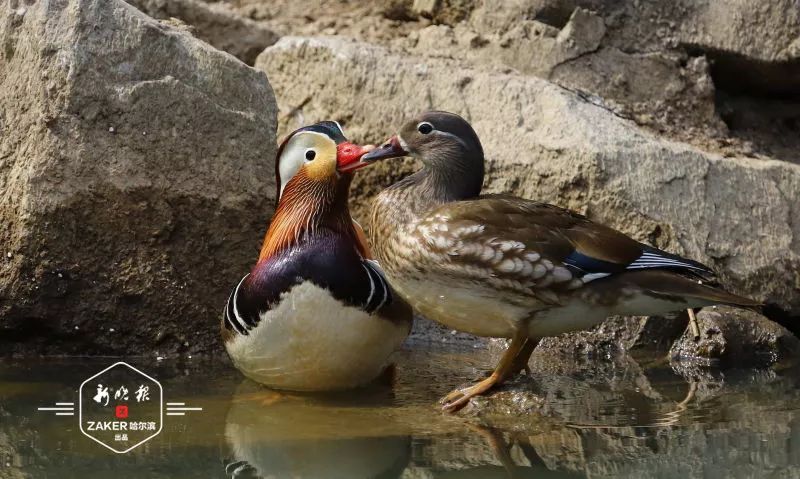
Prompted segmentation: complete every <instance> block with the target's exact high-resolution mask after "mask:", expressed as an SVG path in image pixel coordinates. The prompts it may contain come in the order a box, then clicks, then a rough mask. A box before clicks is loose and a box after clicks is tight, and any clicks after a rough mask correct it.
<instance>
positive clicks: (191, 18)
mask: <svg viewBox="0 0 800 479" xmlns="http://www.w3.org/2000/svg"><path fill="white" fill-rule="evenodd" d="M126 1H127V2H128V3H130V4H131V5H133V6H134V7H136V8H138V9H139V10H141V11H143V12H144V13H146V14H148V15H150V16H151V17H153V18H158V19H169V18H178V19H180V20H181V21H183V22H186V23H187V24H189V25H191V26H192V33H194V34H195V35H196V36H197V38H199V39H201V40H204V41H206V42H208V43H210V44H211V45H213V46H214V47H216V48H219V49H220V50H223V51H226V52H228V53H230V54H231V55H233V56H235V57H236V58H238V59H239V60H241V61H243V62H245V63H247V64H248V65H252V64H253V63H254V62H255V60H256V57H257V56H258V54H259V53H261V52H262V51H264V49H265V48H266V47H268V46H270V45H272V44H273V43H275V42H276V41H278V38H279V35H278V34H276V33H275V32H273V31H272V30H270V29H269V28H267V27H265V26H263V25H262V24H260V23H257V22H254V21H253V20H250V19H248V18H242V17H240V16H238V15H236V14H234V13H232V12H230V11H229V10H227V9H226V8H225V7H224V6H222V5H221V4H208V3H205V2H202V1H200V0H126Z"/></svg>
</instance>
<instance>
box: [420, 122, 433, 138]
mask: <svg viewBox="0 0 800 479" xmlns="http://www.w3.org/2000/svg"><path fill="white" fill-rule="evenodd" d="M417 131H418V132H420V133H422V134H423V135H427V134H428V133H430V132H432V131H433V125H431V124H430V123H428V122H427V121H423V122H422V123H420V124H419V125H417Z"/></svg>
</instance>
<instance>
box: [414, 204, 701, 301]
mask: <svg viewBox="0 0 800 479" xmlns="http://www.w3.org/2000/svg"><path fill="white" fill-rule="evenodd" d="M414 236H416V237H417V238H418V239H419V240H421V241H422V243H423V244H424V247H425V248H427V249H428V252H429V253H430V255H431V259H432V261H431V263H432V264H431V265H429V266H428V269H429V270H430V269H431V268H433V269H434V270H437V269H438V270H439V271H438V272H441V273H442V274H446V275H451V276H454V277H460V278H463V279H472V280H478V279H480V280H483V281H487V282H489V283H490V284H494V285H495V286H497V287H499V288H506V289H508V288H512V289H515V290H518V291H520V292H525V293H527V294H533V295H534V296H537V297H538V298H539V299H541V300H543V301H548V300H553V298H554V296H553V295H552V293H548V291H554V290H559V289H576V288H579V287H581V286H583V284H585V283H586V282H588V281H591V280H593V279H596V278H599V277H604V276H608V275H610V274H614V273H618V272H622V271H626V270H627V269H629V268H634V269H641V268H640V266H646V267H651V263H652V266H653V267H655V266H657V262H655V261H653V262H647V263H644V262H642V261H640V258H642V255H643V254H644V253H647V252H649V253H648V254H653V255H656V254H658V256H657V257H658V258H663V261H672V262H675V264H674V267H678V265H679V264H678V259H674V258H679V257H677V256H673V255H669V254H668V253H663V252H660V251H659V250H656V249H655V248H650V247H648V246H646V245H643V244H641V243H639V242H637V241H635V240H633V239H631V238H629V237H628V236H626V235H624V234H622V233H620V232H618V231H616V230H614V229H612V228H609V227H606V226H603V225H600V224H598V223H594V222H592V221H590V220H588V219H587V218H586V217H584V216H582V215H579V214H577V213H574V212H571V211H569V210H565V209H563V208H559V207H557V206H553V205H548V204H544V203H538V202H534V201H530V200H525V199H521V198H513V197H502V196H491V197H483V198H480V199H477V200H471V201H462V202H457V203H448V204H446V205H443V206H441V207H439V208H436V209H434V210H432V211H430V212H429V213H428V214H426V215H425V217H424V218H423V219H422V221H420V223H419V224H418V225H417V227H416V231H415V232H414ZM662 253H663V255H662ZM647 257H648V258H649V256H647ZM637 261H639V263H637ZM685 261H686V263H680V265H684V264H685V265H688V266H690V267H692V266H693V265H699V263H694V262H692V261H689V260H685ZM670 264H671V263H670ZM661 266H663V264H662V265H661ZM699 266H702V265H699ZM703 268H704V269H705V270H707V268H705V267H703Z"/></svg>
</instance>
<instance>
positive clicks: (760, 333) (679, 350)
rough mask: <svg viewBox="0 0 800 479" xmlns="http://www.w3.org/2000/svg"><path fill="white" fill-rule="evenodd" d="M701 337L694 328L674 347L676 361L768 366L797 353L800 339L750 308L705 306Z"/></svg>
mask: <svg viewBox="0 0 800 479" xmlns="http://www.w3.org/2000/svg"><path fill="white" fill-rule="evenodd" d="M697 325H698V327H699V328H700V339H699V340H695V339H694V336H693V335H692V334H691V332H690V331H686V332H685V333H684V335H683V336H682V337H681V338H680V340H679V341H678V342H676V343H675V344H674V345H673V346H672V349H671V350H670V356H671V357H672V359H673V361H689V362H690V363H694V364H699V365H711V364H714V365H718V366H721V367H764V366H770V365H772V364H774V363H777V362H780V361H783V360H786V359H789V358H794V357H797V354H798V353H800V340H798V339H797V338H796V337H795V336H794V335H793V334H792V333H790V332H789V331H787V330H786V329H785V328H784V327H783V326H780V325H779V324H777V323H775V322H773V321H770V320H769V319H767V318H765V317H764V316H762V315H760V314H758V313H756V312H753V311H748V310H742V309H735V308H730V307H727V306H719V307H714V308H705V309H703V310H702V311H700V313H699V314H698V315H697Z"/></svg>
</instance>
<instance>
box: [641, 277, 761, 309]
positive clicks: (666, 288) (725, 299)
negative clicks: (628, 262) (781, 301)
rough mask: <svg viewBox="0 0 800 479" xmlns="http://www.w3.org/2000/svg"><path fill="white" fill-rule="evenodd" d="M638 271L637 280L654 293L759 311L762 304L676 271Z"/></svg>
mask: <svg viewBox="0 0 800 479" xmlns="http://www.w3.org/2000/svg"><path fill="white" fill-rule="evenodd" d="M648 273H655V274H647V275H645V274H644V272H641V273H639V279H638V282H639V284H640V285H641V286H643V287H646V288H647V289H649V290H650V291H652V292H653V293H656V294H663V295H666V296H677V297H683V298H697V299H699V300H703V301H707V302H708V303H711V304H726V305H729V306H737V307H740V308H746V309H751V310H754V311H758V312H760V311H761V307H762V306H763V304H762V303H761V302H760V301H756V300H754V299H750V298H745V297H744V296H739V295H736V294H733V293H729V292H727V291H725V290H724V289H722V288H721V287H719V286H716V285H714V284H708V283H706V282H704V281H702V280H699V279H695V278H690V277H687V276H684V275H682V274H680V273H677V272H670V271H665V270H662V271H648Z"/></svg>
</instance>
